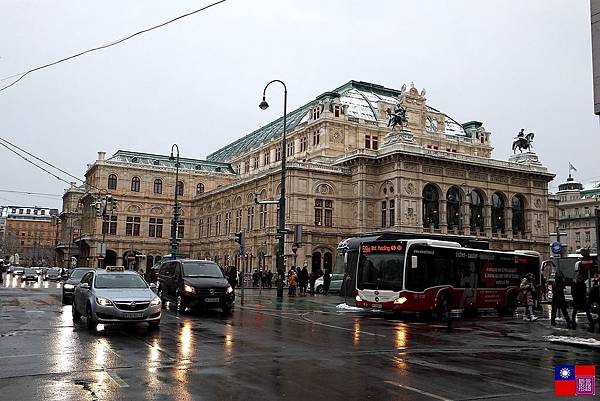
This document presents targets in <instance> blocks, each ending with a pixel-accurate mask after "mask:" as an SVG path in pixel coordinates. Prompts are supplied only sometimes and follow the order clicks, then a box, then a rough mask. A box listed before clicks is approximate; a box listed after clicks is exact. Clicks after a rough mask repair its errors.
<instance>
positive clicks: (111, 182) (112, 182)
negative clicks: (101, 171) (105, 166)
mask: <svg viewBox="0 0 600 401" xmlns="http://www.w3.org/2000/svg"><path fill="white" fill-rule="evenodd" d="M108 189H117V176H116V175H114V174H111V175H109V176H108Z"/></svg>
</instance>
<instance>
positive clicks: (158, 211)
mask: <svg viewBox="0 0 600 401" xmlns="http://www.w3.org/2000/svg"><path fill="white" fill-rule="evenodd" d="M397 104H401V105H402V106H403V107H405V108H406V115H407V117H408V123H407V124H405V126H404V127H399V126H398V127H396V128H395V129H394V130H392V129H391V128H389V127H388V113H389V111H391V110H394V108H395V107H396V106H397ZM287 121H288V146H287V147H286V149H285V150H284V149H280V140H281V134H282V131H283V123H282V119H278V120H276V121H273V122H271V123H269V124H267V125H266V126H264V127H262V128H260V129H258V130H256V131H254V132H252V133H250V134H248V135H246V136H244V137H242V138H241V139H239V140H237V141H235V142H233V143H232V144H230V145H228V146H226V147H224V148H222V149H220V150H217V151H216V152H214V153H213V154H211V155H209V156H208V158H207V159H208V160H207V161H199V160H196V161H193V162H194V163H197V164H198V165H202V164H203V163H205V164H210V165H211V166H212V170H211V171H209V172H207V171H204V170H202V168H200V169H194V168H189V169H188V170H186V171H185V172H184V173H183V175H182V180H183V181H184V185H185V188H186V191H185V193H184V196H183V197H182V198H181V206H182V208H183V217H182V218H183V219H184V221H185V235H184V237H183V239H182V242H181V252H182V253H184V254H187V255H189V256H191V257H196V258H210V259H213V260H215V261H217V262H218V263H219V264H221V265H235V266H236V267H237V268H244V269H247V270H251V269H254V268H258V267H261V268H262V267H263V266H264V267H265V268H268V269H271V270H274V269H275V254H276V243H277V240H276V236H275V231H276V226H277V212H278V211H277V205H273V204H271V205H259V204H257V203H256V202H255V198H257V199H260V200H269V199H270V200H276V199H278V198H279V193H280V187H279V184H280V160H281V152H282V151H285V152H286V155H287V160H288V163H287V180H286V204H287V207H286V228H288V229H289V230H293V228H294V226H295V225H301V226H302V227H303V237H302V242H301V244H300V245H301V246H300V248H299V249H298V251H297V253H296V254H294V253H293V252H292V243H293V241H294V239H293V238H292V236H291V235H287V236H286V247H285V257H286V265H287V267H290V266H291V265H293V264H296V265H301V264H304V263H307V264H308V265H309V268H311V267H312V269H319V268H332V267H333V265H334V263H335V255H336V248H337V245H338V243H339V242H340V241H341V240H343V239H345V238H347V237H350V236H356V235H361V234H366V233H372V232H382V231H394V232H403V233H414V235H415V236H419V235H423V233H426V234H428V235H439V236H447V235H453V236H462V237H464V238H471V239H477V240H483V241H488V242H489V245H490V247H491V248H493V249H503V250H512V249H532V250H536V251H539V252H541V253H542V254H544V255H547V254H548V236H549V225H550V224H551V221H552V219H551V218H549V215H548V210H549V200H548V189H547V188H548V182H549V181H551V180H552V178H553V177H554V175H553V174H550V173H548V171H547V169H546V168H545V167H544V166H543V165H542V164H541V163H540V161H539V159H538V157H537V155H535V154H533V153H527V154H523V155H522V156H517V157H515V158H512V159H511V160H510V161H503V160H495V159H492V158H491V152H492V146H491V142H490V136H491V134H490V133H489V132H488V131H486V130H485V128H484V127H483V124H482V123H480V122H477V121H471V122H468V123H464V124H459V123H457V122H456V120H454V119H452V118H451V117H449V116H448V115H446V114H445V113H443V112H441V111H439V110H437V109H435V108H433V107H431V106H429V105H428V104H427V99H426V98H425V91H424V90H421V91H418V90H417V89H416V88H414V87H411V88H409V89H406V87H405V86H404V87H403V88H402V89H401V90H395V89H389V88H384V87H383V86H380V85H375V84H370V83H365V82H356V81H350V82H349V83H347V84H345V85H343V86H341V87H339V88H337V89H335V90H334V91H331V92H325V93H324V94H322V95H320V96H318V97H317V98H316V99H315V100H314V101H311V102H309V103H307V104H305V105H304V106H302V107H300V108H298V109H296V110H294V111H292V112H290V113H289V114H288V118H287ZM153 157H154V158H158V157H159V156H156V155H143V154H137V153H133V152H121V151H120V152H117V153H116V154H115V155H114V156H113V157H112V158H111V159H109V160H104V157H103V155H101V156H100V157H99V158H98V160H97V161H96V162H95V163H94V164H93V165H92V166H90V167H89V169H88V171H87V173H86V180H87V183H88V189H87V190H86V191H85V194H84V195H83V196H82V197H81V203H82V206H81V210H82V211H83V213H82V217H81V236H80V237H79V238H78V239H77V243H78V246H79V247H80V252H81V258H82V260H87V261H88V262H90V263H92V261H93V256H94V254H93V249H94V247H95V245H96V244H97V243H99V242H101V241H102V238H101V237H102V235H101V222H100V220H99V219H97V218H96V217H95V214H94V211H93V210H92V207H91V205H92V203H93V202H94V201H95V200H97V199H98V197H99V196H100V195H101V194H103V193H106V192H111V194H112V195H114V196H115V197H116V198H117V199H118V200H119V205H118V210H117V212H116V214H117V219H118V226H117V229H116V235H107V236H106V242H107V244H108V249H109V250H112V251H114V253H115V255H114V258H115V259H116V261H115V262H116V263H123V258H124V257H125V256H126V255H127V254H128V252H133V253H134V254H138V255H139V254H144V255H146V257H147V262H146V263H149V262H150V260H149V257H153V260H156V257H157V256H160V255H164V253H165V252H166V250H167V249H168V239H167V238H168V226H169V223H168V222H167V221H168V219H170V215H171V213H172V205H173V203H172V202H173V201H172V198H173V197H172V194H173V191H174V181H175V180H174V169H173V166H172V165H171V166H168V167H165V168H162V167H161V168H159V169H157V168H155V167H156V166H154V165H153V164H152V163H151V162H150V163H148V161H149V160H152V158H153ZM134 158H136V159H139V160H136V161H134V160H133V159H134ZM163 158H164V157H163ZM142 160H143V163H142ZM142 164H143V165H142ZM215 166H218V169H219V170H220V171H219V172H217V171H215V170H214V169H215V168H216V167H215ZM111 174H113V175H115V176H117V177H118V186H117V189H116V190H111V189H108V188H107V184H108V179H109V175H111ZM158 176H160V177H162V180H163V183H164V185H165V188H164V191H163V194H162V195H160V194H158V195H157V194H155V193H154V192H153V190H152V182H153V180H154V179H155V178H156V177H158ZM133 177H139V178H140V180H141V182H142V183H144V184H143V185H142V188H143V189H142V190H140V192H132V191H131V188H130V186H131V185H132V179H133ZM200 181H202V182H203V183H204V185H205V187H204V189H205V190H204V191H198V192H197V191H194V190H193V189H194V188H195V187H196V185H197V184H198V183H199V182H200ZM89 185H93V186H94V187H91V186H89ZM159 216H161V217H162V218H163V227H167V228H166V229H165V228H163V238H162V239H157V238H152V237H149V236H148V235H147V234H148V230H149V224H150V218H158V217H159ZM127 217H139V218H140V220H139V221H140V226H141V227H140V232H143V233H144V235H140V236H138V237H135V236H134V237H132V236H128V235H126V228H125V224H126V218H127ZM239 231H243V232H244V233H245V245H246V246H245V253H244V255H243V256H240V255H239V253H240V249H239V246H238V244H236V243H235V242H234V241H233V237H234V233H236V232H239ZM139 262H140V263H141V261H139Z"/></svg>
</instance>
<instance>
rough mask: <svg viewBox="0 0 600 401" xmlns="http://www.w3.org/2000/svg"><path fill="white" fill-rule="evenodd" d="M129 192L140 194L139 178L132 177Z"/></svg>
mask: <svg viewBox="0 0 600 401" xmlns="http://www.w3.org/2000/svg"><path fill="white" fill-rule="evenodd" d="M131 190H132V191H133V192H140V177H133V178H132V179H131Z"/></svg>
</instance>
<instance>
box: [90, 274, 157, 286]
mask: <svg viewBox="0 0 600 401" xmlns="http://www.w3.org/2000/svg"><path fill="white" fill-rule="evenodd" d="M146 287H147V286H146V282H145V281H144V280H143V279H142V278H141V277H140V276H139V275H137V274H98V275H97V276H96V288H146Z"/></svg>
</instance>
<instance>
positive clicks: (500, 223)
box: [492, 192, 504, 233]
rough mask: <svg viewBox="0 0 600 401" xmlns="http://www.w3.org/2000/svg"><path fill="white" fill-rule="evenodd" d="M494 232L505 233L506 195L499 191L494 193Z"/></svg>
mask: <svg viewBox="0 0 600 401" xmlns="http://www.w3.org/2000/svg"><path fill="white" fill-rule="evenodd" d="M492 232H493V233H504V197H503V196H502V195H501V194H500V193H498V192H494V194H493V195H492Z"/></svg>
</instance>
